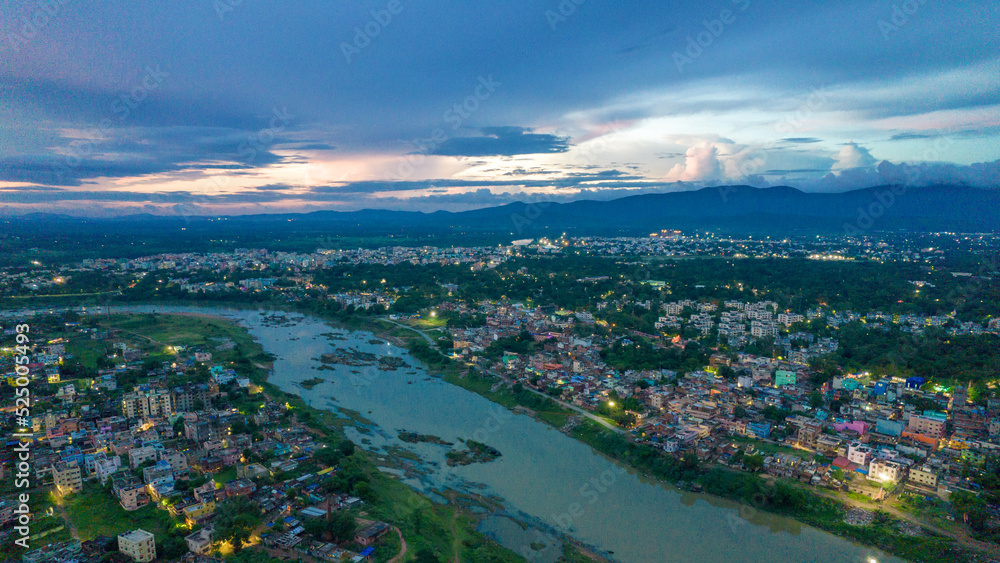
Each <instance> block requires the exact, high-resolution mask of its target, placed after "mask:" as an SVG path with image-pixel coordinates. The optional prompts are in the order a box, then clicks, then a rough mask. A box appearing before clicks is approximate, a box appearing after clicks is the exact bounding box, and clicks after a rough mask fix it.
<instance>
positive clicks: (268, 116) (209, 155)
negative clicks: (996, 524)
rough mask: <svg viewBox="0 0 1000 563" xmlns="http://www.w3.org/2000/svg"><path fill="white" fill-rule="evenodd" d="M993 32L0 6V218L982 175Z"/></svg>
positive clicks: (971, 11)
mask: <svg viewBox="0 0 1000 563" xmlns="http://www.w3.org/2000/svg"><path fill="white" fill-rule="evenodd" d="M997 29H1000V2H996V1H995V0H991V1H965V2H943V1H940V0H906V1H888V0H865V1H856V0H840V1H838V2H819V1H809V0H797V1H794V2H793V1H769V2H763V1H761V0H718V1H716V0H707V1H698V2H675V1H656V2H645V1H637V0H619V1H617V2H615V1H611V0H504V1H503V2H495V3H486V2H467V1H458V0H434V1H422V2H421V1H416V0H372V1H366V0H363V1H352V2H342V1H326V2H317V1H309V0H301V1H295V2H288V1H287V0H285V1H279V0H191V1H188V0H171V1H170V2H147V1H142V0H137V1H135V2H127V3H126V2H83V1H81V0H21V1H7V0H0V88H2V91H3V95H2V96H0V214H22V213H29V212H52V213H66V214H73V215H90V216H108V215H121V214H127V213H156V214H189V215H221V214H227V215H228V214H247V213H276V212H308V211H315V210H320V209H332V210H344V211H349V210H356V209H364V208H386V209H403V210H416V211H434V210H439V209H447V210H464V209H471V208H477V207H485V206H491V205H500V204H504V203H509V202H511V201H528V200H530V201H538V200H552V201H568V200H575V199H612V198H616V197H622V196H625V195H633V194H638V193H653V192H669V191H680V190H691V189H697V188H700V187H704V186H716V185H728V184H748V185H753V186H757V187H767V186H775V185H788V186H792V187H796V188H799V189H801V190H804V191H824V192H830V191H845V190H851V189H858V188H865V187H870V186H874V185H884V184H890V183H906V184H910V185H926V184H934V183H960V184H967V185H970V186H974V187H984V188H996V187H998V184H1000V180H998V179H1000V34H998V33H997V31H996V30H997Z"/></svg>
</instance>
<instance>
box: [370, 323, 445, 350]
mask: <svg viewBox="0 0 1000 563" xmlns="http://www.w3.org/2000/svg"><path fill="white" fill-rule="evenodd" d="M379 320H380V321H385V322H387V323H389V324H394V325H396V326H398V327H402V328H405V329H408V330H412V331H413V332H416V333H417V334H419V335H420V336H423V337H424V340H426V341H427V343H428V344H430V345H431V346H434V345H436V344H437V342H436V341H435V340H434V339H433V338H431V337H430V336H428V335H427V333H426V332H424V331H422V330H420V329H416V328H413V327H412V326H407V325H404V324H403V323H397V322H396V321H391V320H389V319H384V318H383V319H379Z"/></svg>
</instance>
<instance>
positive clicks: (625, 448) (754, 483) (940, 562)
mask: <svg viewBox="0 0 1000 563" xmlns="http://www.w3.org/2000/svg"><path fill="white" fill-rule="evenodd" d="M445 380H446V381H448V382H449V383H452V384H454V385H458V386H460V387H462V388H464V389H466V390H469V391H472V392H474V393H477V394H479V395H481V396H483V397H485V398H487V399H489V400H491V401H493V402H495V403H497V404H500V405H503V406H505V407H507V408H514V407H516V406H520V407H525V408H529V409H533V410H537V409H538V408H539V403H538V401H539V399H541V400H542V401H547V403H546V404H545V406H544V407H543V408H544V409H545V410H544V411H543V412H546V413H547V414H548V416H538V417H537V418H538V419H539V420H542V421H545V422H547V423H549V424H551V425H552V426H555V427H556V428H560V429H562V428H563V426H562V425H561V424H560V423H559V419H558V418H555V417H554V416H553V415H556V414H559V415H563V416H569V415H571V414H572V412H571V411H569V410H567V409H564V408H561V407H559V406H558V405H557V404H556V403H555V402H554V401H552V400H551V399H542V398H541V397H538V396H537V395H532V394H529V393H528V392H527V391H522V392H521V393H519V394H517V393H513V392H511V391H509V390H508V389H507V388H505V387H501V388H500V389H497V390H494V383H495V382H496V381H497V379H496V378H493V377H489V376H479V375H476V374H470V375H466V376H464V377H457V376H453V375H445ZM556 409H561V411H556V412H553V411H554V410H556ZM565 433H566V434H568V435H570V436H572V437H573V438H575V439H577V440H579V441H581V442H583V443H585V444H587V445H588V446H590V447H592V448H593V449H595V450H596V451H598V452H600V453H602V454H604V455H606V456H608V457H609V458H611V459H613V460H615V461H617V462H619V463H622V464H623V465H625V466H627V467H630V468H632V469H635V470H637V471H640V472H641V473H642V474H643V475H645V476H647V477H651V478H654V479H657V480H659V481H661V482H663V483H666V484H675V483H678V482H683V483H686V484H688V485H689V486H690V485H691V484H693V483H697V484H698V485H699V489H700V490H701V491H703V492H704V493H705V494H709V495H713V496H716V497H719V498H723V499H727V500H733V501H737V502H740V503H742V504H743V505H744V506H745V507H746V508H747V509H748V510H749V511H758V510H760V511H764V512H769V513H773V514H777V515H780V516H786V517H790V518H793V519H795V520H797V521H799V522H802V523H804V524H807V525H810V526H813V527H815V528H818V529H821V530H824V531H826V532H830V533H833V534H836V535H838V536H841V537H845V538H848V539H851V540H854V541H857V542H859V543H861V544H863V545H867V546H871V547H875V548H877V549H880V550H882V551H885V552H887V553H891V554H893V555H897V556H899V557H903V558H906V559H909V560H911V561H916V562H921V563H925V562H926V563H954V562H955V561H992V560H993V559H992V557H991V554H989V553H986V552H982V551H978V550H973V549H969V548H965V547H963V546H961V545H959V544H958V543H957V542H955V541H954V540H951V539H949V538H945V537H943V536H941V535H940V534H937V533H935V532H932V531H930V530H926V529H925V530H924V535H921V536H914V535H911V534H909V533H905V532H904V531H903V527H902V526H901V525H900V523H901V522H902V520H901V519H899V518H895V517H893V516H892V515H889V514H879V517H878V518H876V519H875V520H874V521H873V522H872V524H871V525H868V526H855V525H851V524H848V523H847V522H845V515H846V513H847V511H848V510H849V507H848V506H846V505H845V504H844V503H842V502H840V501H839V500H836V499H833V498H830V497H828V496H825V495H822V494H820V493H818V492H815V491H812V490H810V489H807V488H805V487H802V486H799V485H796V484H793V483H792V482H789V481H787V480H767V479H765V478H763V477H760V476H757V475H754V474H750V473H746V472H741V471H735V470H731V469H729V468H723V467H721V466H714V467H709V468H705V467H699V465H697V464H695V463H694V462H693V461H691V460H687V459H682V460H678V459H676V458H673V457H669V456H665V455H663V454H662V453H661V452H659V451H658V450H656V449H655V448H653V447H651V446H646V445H641V444H636V443H634V442H633V441H632V440H631V439H629V438H628V437H627V436H626V435H622V434H621V433H616V432H613V431H611V430H608V429H606V428H603V427H601V426H599V425H598V424H597V423H595V422H593V421H591V420H584V421H582V422H580V423H579V424H576V425H575V426H574V427H573V428H572V429H569V430H566V431H565ZM751 513H752V512H751ZM741 514H743V515H747V512H746V511H741Z"/></svg>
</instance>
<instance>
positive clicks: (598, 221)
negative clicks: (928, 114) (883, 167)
mask: <svg viewBox="0 0 1000 563" xmlns="http://www.w3.org/2000/svg"><path fill="white" fill-rule="evenodd" d="M12 221H18V222H29V223H36V224H37V223H45V224H47V225H49V226H56V225H58V224H63V225H70V224H81V223H84V224H89V225H91V226H93V225H103V226H104V227H107V228H110V229H112V230H119V229H121V230H126V229H135V230H137V231H144V230H147V229H160V228H164V227H167V226H168V225H172V224H177V223H183V224H184V225H185V227H186V228H188V229H190V230H201V229H207V228H211V229H216V230H220V229H221V230H226V229H240V228H253V229H265V230H268V231H274V232H284V231H296V230H308V231H317V230H320V231H325V230H329V231H332V232H350V231H357V230H360V231H366V232H375V231H385V232H393V231H395V232H399V231H406V230H407V229H413V230H419V231H435V230H452V231H454V230H469V231H490V232H509V233H510V234H511V235H515V236H517V235H525V236H530V235H532V234H538V233H540V232H549V233H551V232H553V231H554V230H557V231H560V232H562V231H567V232H569V231H572V232H574V233H576V234H587V233H593V234H610V233H622V234H639V233H648V232H650V231H658V230H660V229H681V230H691V229H699V230H722V231H732V232H783V231H810V232H811V231H816V232H848V233H858V232H865V231H869V230H879V231H885V230H909V231H959V232H997V231H1000V190H997V189H979V188H971V187H967V186H956V185H937V186H929V187H919V188H917V187H905V186H879V187H872V188H866V189H860V190H853V191H849V192H842V193H810V192H803V191H801V190H798V189H796V188H791V187H787V186H780V187H771V188H754V187H751V186H719V187H713V188H703V189H699V190H693V191H686V192H671V193H663V194H645V195H636V196H629V197H623V198H619V199H614V200H609V201H595V200H581V201H574V202H569V203H551V202H536V203H525V202H517V203H511V204H508V205H503V206H499V207H489V208H483V209H476V210H471V211H462V212H449V211H437V212H433V213H422V212H411V211H391V210H376V209H366V210H361V211H351V212H339V211H315V212H311V213H301V214H261V215H240V216H230V217H228V218H226V219H225V220H224V221H220V220H219V218H218V217H202V216H188V217H178V216H158V215H145V214H142V215H125V216H120V217H116V218H111V219H81V218H74V217H68V216H59V215H47V214H32V215H26V216H21V217H19V218H16V219H12Z"/></svg>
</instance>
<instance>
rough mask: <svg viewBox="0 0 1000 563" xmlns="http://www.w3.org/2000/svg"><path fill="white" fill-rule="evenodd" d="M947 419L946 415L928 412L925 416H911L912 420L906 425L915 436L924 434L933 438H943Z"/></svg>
mask: <svg viewBox="0 0 1000 563" xmlns="http://www.w3.org/2000/svg"><path fill="white" fill-rule="evenodd" d="M946 424H947V418H946V417H945V415H943V414H941V413H936V412H930V411H926V412H924V414H922V415H921V414H911V415H910V420H909V421H908V422H907V424H906V429H907V430H908V431H909V432H913V433H915V434H923V435H924V436H930V437H931V438H941V437H943V436H944V431H945V425H946Z"/></svg>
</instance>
